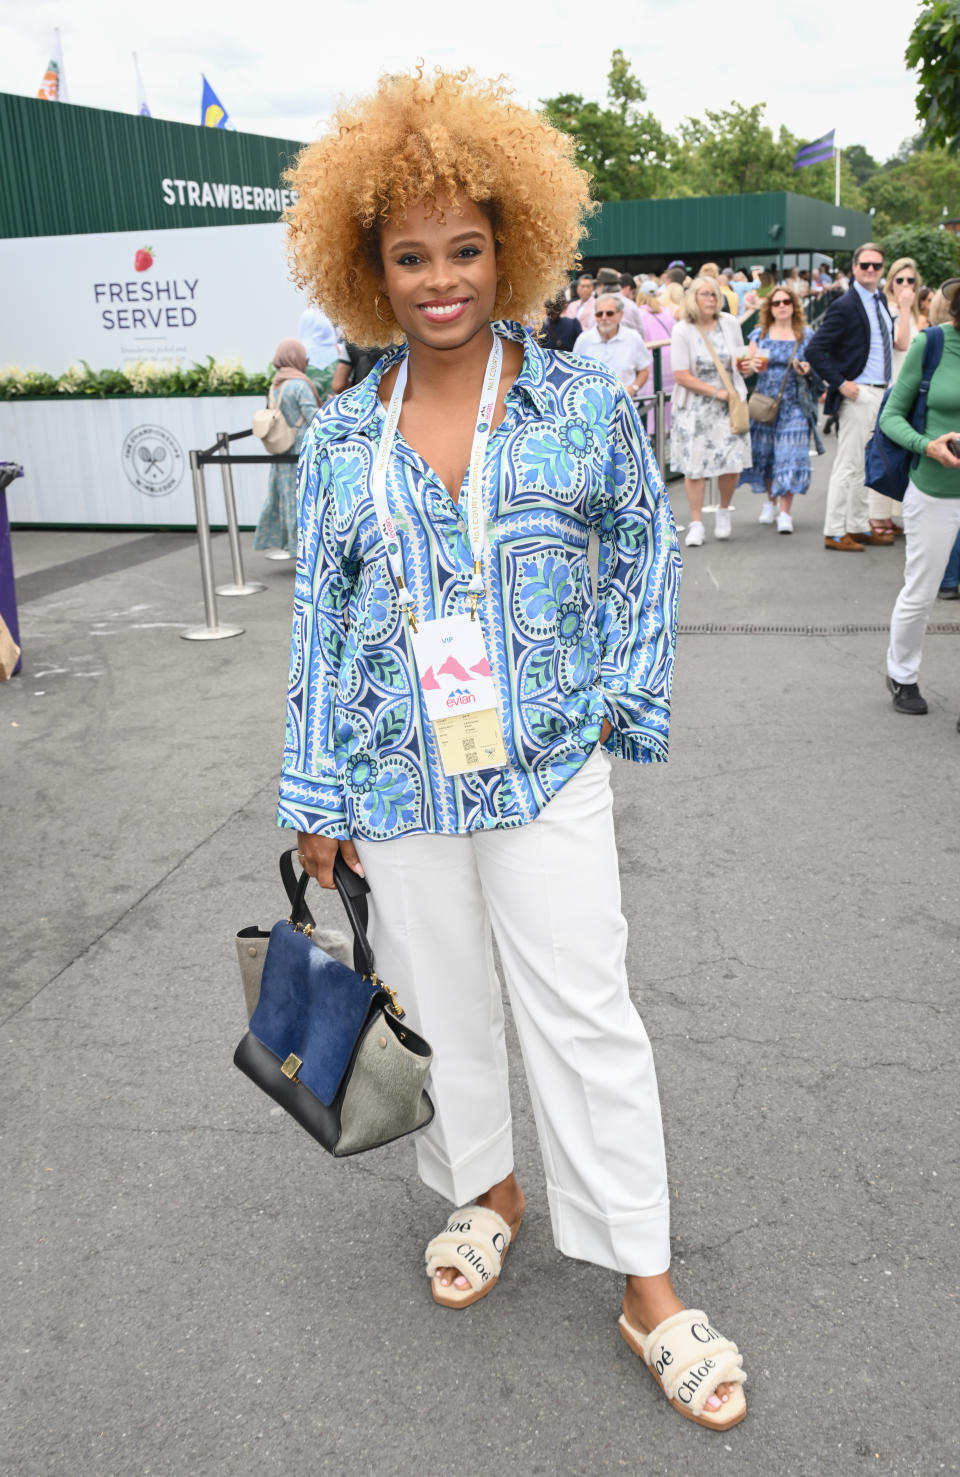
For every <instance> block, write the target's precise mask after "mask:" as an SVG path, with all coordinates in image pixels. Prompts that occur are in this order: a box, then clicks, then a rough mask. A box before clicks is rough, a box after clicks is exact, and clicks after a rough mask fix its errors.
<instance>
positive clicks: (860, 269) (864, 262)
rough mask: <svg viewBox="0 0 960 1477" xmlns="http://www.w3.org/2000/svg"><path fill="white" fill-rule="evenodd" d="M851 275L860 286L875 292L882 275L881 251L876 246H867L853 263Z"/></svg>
mask: <svg viewBox="0 0 960 1477" xmlns="http://www.w3.org/2000/svg"><path fill="white" fill-rule="evenodd" d="M853 275H854V278H855V280H856V281H857V282H859V283H860V286H861V287H866V288H868V289H869V290H870V291H871V292H876V290H877V288H878V287H879V286H880V278H881V277H882V276H883V252H882V251H880V250H879V249H878V248H877V247H876V246H868V247H866V248H865V249H864V251H863V255H862V256H861V257H860V258H859V259H858V260H857V261H856V262H854V264H853Z"/></svg>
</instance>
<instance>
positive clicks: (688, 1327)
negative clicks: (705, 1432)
mask: <svg viewBox="0 0 960 1477" xmlns="http://www.w3.org/2000/svg"><path fill="white" fill-rule="evenodd" d="M620 1332H621V1333H622V1334H623V1337H624V1339H625V1340H626V1341H627V1343H628V1344H629V1345H630V1348H631V1349H632V1350H633V1352H634V1353H635V1354H639V1356H640V1358H641V1359H642V1360H643V1362H644V1364H645V1365H646V1366H647V1368H648V1369H649V1371H650V1373H651V1374H652V1375H653V1377H654V1379H655V1380H656V1382H657V1384H658V1385H659V1386H660V1388H661V1390H662V1391H663V1393H664V1394H665V1395H666V1397H667V1399H668V1400H669V1401H670V1404H671V1405H672V1406H673V1408H674V1410H677V1411H679V1412H680V1414H681V1415H682V1416H686V1418H687V1420H688V1421H696V1422H697V1424H698V1425H700V1426H709V1427H710V1428H711V1429H712V1430H714V1431H729V1429H730V1427H731V1426H735V1425H737V1423H738V1422H739V1421H742V1420H743V1418H744V1416H745V1415H746V1413H747V1402H746V1400H745V1399H744V1397H743V1389H742V1385H743V1381H744V1380H745V1379H746V1375H745V1374H744V1372H743V1357H742V1355H741V1353H740V1350H739V1349H738V1348H737V1346H736V1344H732V1343H731V1342H730V1340H729V1339H725V1338H723V1337H722V1336H721V1335H720V1334H719V1333H717V1330H716V1329H715V1328H713V1327H711V1324H710V1320H709V1319H708V1317H707V1315H706V1313H703V1312H701V1310H700V1309H699V1308H684V1310H683V1312H682V1313H674V1314H673V1315H672V1316H671V1317H670V1318H665V1319H664V1320H663V1322H662V1323H658V1324H657V1327H656V1328H655V1329H654V1330H653V1331H652V1333H648V1334H642V1333H641V1332H640V1331H639V1329H636V1328H633V1327H632V1326H631V1325H630V1324H629V1323H628V1322H627V1320H626V1318H625V1317H624V1316H623V1315H621V1318H620ZM725 1383H726V1384H732V1385H735V1386H736V1389H734V1390H732V1391H731V1392H730V1398H729V1399H728V1401H727V1403H726V1405H722V1406H721V1407H720V1409H719V1410H708V1409H707V1407H706V1402H707V1400H708V1399H709V1397H710V1396H711V1395H712V1394H713V1392H714V1391H715V1390H716V1388H717V1386H718V1385H722V1384H725Z"/></svg>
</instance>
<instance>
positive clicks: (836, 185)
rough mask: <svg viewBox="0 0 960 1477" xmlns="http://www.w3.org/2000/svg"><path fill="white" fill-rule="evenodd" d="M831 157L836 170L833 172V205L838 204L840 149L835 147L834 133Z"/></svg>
mask: <svg viewBox="0 0 960 1477" xmlns="http://www.w3.org/2000/svg"><path fill="white" fill-rule="evenodd" d="M833 157H834V161H835V163H836V171H835V174H834V185H833V203H834V205H839V204H840V150H839V149H838V148H837V139H836V135H834V139H833Z"/></svg>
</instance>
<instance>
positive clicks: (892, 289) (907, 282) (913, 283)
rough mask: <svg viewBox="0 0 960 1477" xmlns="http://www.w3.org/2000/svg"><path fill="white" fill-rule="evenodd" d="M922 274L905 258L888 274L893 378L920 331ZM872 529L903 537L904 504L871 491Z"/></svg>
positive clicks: (886, 288) (887, 289)
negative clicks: (901, 519) (902, 516)
mask: <svg viewBox="0 0 960 1477" xmlns="http://www.w3.org/2000/svg"><path fill="white" fill-rule="evenodd" d="M920 286H921V284H920V273H919V272H918V270H917V264H916V262H915V261H914V260H913V257H912V256H902V257H901V258H900V259H899V261H895V262H894V264H893V266H892V267H891V268H890V271H889V272H888V273H887V280H886V284H885V286H884V294H885V296H886V299H887V303H888V305H889V308H890V317H891V318H892V319H893V376H892V380H891V383H892V382H893V381H894V380H896V378H897V375H898V374H899V373H900V369H901V366H902V364H903V361H904V359H906V357H907V350H908V349H909V347H910V345H911V344H912V343H913V340H914V339H915V338H916V336H917V334H918V333H919V332H920ZM868 504H869V509H870V527H871V529H872V530H873V532H874V533H891V532H892V533H898V534H901V535H902V534H903V525H902V523H901V522H900V521H899V520H900V515H901V512H902V509H901V505H900V504H899V503H898V502H894V500H893V499H892V498H889V497H884V496H883V494H882V493H879V492H875V491H874V490H873V488H872V487H871V488H870V489H869V497H868Z"/></svg>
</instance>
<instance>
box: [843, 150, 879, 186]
mask: <svg viewBox="0 0 960 1477" xmlns="http://www.w3.org/2000/svg"><path fill="white" fill-rule="evenodd" d="M843 158H844V159H846V161H847V163H848V164H849V166H850V170H851V173H852V174H853V177H854V179H855V180H856V182H857V184H858V185H864V184H866V182H867V180H868V179H869V178H870V176H871V175H872V174H876V172H877V170H878V169H879V168H880V166H879V164H878V163H877V161H876V159H874V157H873V155H872V154H868V153H867V151H866V149H865V148H864V147H863V144H851V145H850V147H849V148H848V149H844V151H843ZM841 163H842V160H841Z"/></svg>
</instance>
